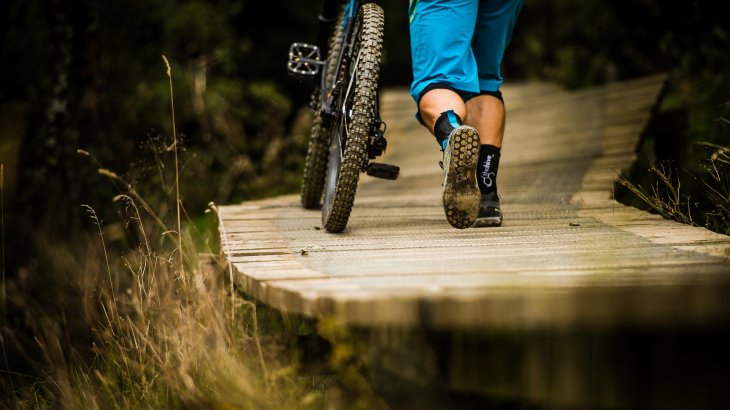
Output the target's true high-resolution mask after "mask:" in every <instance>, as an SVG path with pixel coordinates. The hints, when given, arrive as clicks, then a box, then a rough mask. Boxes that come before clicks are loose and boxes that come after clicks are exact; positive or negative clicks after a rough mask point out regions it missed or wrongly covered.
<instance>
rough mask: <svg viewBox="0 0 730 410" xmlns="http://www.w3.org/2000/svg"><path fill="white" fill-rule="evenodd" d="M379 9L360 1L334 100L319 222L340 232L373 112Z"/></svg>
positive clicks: (380, 22)
mask: <svg viewBox="0 0 730 410" xmlns="http://www.w3.org/2000/svg"><path fill="white" fill-rule="evenodd" d="M383 27H384V14H383V9H382V8H381V7H380V6H379V5H377V4H373V3H366V4H364V5H363V6H362V7H361V9H360V12H359V13H358V15H357V21H356V22H355V26H354V28H353V31H352V35H351V41H350V44H347V47H349V50H348V60H349V61H348V65H349V67H348V69H347V70H346V72H345V73H344V74H345V75H344V76H343V82H342V85H343V88H342V90H341V92H340V97H339V100H338V104H337V109H338V110H339V112H338V115H337V121H336V123H335V124H333V126H332V127H331V128H330V130H331V133H330V143H329V158H328V161H327V175H326V181H325V186H324V204H323V207H322V225H323V227H324V229H325V230H326V231H327V232H342V231H343V230H344V229H345V226H347V222H348V220H349V218H350V213H351V212H352V206H353V204H354V202H355V192H356V190H357V183H358V180H359V178H360V172H361V171H362V170H363V168H364V166H365V161H366V160H367V142H368V138H369V135H370V132H371V129H372V124H373V117H374V115H375V99H376V98H377V89H378V77H379V74H380V58H381V53H382V47H383Z"/></svg>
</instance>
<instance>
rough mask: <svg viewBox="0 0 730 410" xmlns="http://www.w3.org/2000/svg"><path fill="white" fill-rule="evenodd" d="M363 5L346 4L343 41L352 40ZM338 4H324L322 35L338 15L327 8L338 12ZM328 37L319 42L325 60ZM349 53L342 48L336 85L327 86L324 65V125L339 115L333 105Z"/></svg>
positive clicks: (356, 0) (359, 0)
mask: <svg viewBox="0 0 730 410" xmlns="http://www.w3.org/2000/svg"><path fill="white" fill-rule="evenodd" d="M370 2H372V3H379V1H370ZM363 3H365V1H363V0H348V1H347V2H346V3H345V9H344V19H343V22H342V24H343V28H344V29H343V30H342V32H343V39H347V40H348V41H349V40H350V39H351V36H352V30H353V28H354V26H355V24H354V22H355V19H356V18H357V13H358V11H359V10H360V6H361V5H362V4H363ZM338 4H342V3H341V2H337V1H332V0H325V4H324V8H325V10H323V13H322V15H321V16H320V23H321V24H322V25H321V26H320V33H322V32H325V31H330V30H329V28H331V24H328V23H331V21H332V17H331V16H332V15H333V14H335V15H336V13H333V12H332V9H330V10H327V8H328V7H330V8H333V9H335V10H336V9H337V6H338ZM322 16H328V17H327V18H325V17H322ZM323 26H328V27H326V28H325V29H323V28H322V27H323ZM326 37H327V36H325V39H324V40H323V39H320V40H319V41H320V44H319V47H320V49H322V50H324V53H323V54H324V58H325V60H326V59H327V54H328V52H329V50H328V49H329V44H328V41H327V40H326ZM347 52H349V50H348V48H347V47H341V48H340V52H339V55H338V56H337V64H336V65H335V70H336V71H335V73H334V75H333V76H332V79H333V80H332V81H333V82H334V83H332V84H327V68H328V67H327V64H324V66H323V67H322V70H321V71H320V96H321V98H320V100H319V101H320V102H321V106H320V107H319V109H320V111H321V113H322V118H323V120H324V121H323V122H324V124H327V125H329V124H330V123H331V119H332V118H333V117H336V116H337V115H338V113H336V112H335V111H336V110H335V109H333V108H334V107H333V105H334V102H335V101H336V99H337V97H338V95H339V91H341V90H338V89H337V87H338V86H341V85H338V84H337V79H338V78H339V71H340V70H342V69H343V67H342V61H343V59H344V58H345V53H347ZM378 100H379V98H376V100H375V118H376V119H377V120H378V124H379V123H380V122H381V121H380V114H379V110H378V107H379V104H378Z"/></svg>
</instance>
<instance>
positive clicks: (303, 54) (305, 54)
mask: <svg viewBox="0 0 730 410" xmlns="http://www.w3.org/2000/svg"><path fill="white" fill-rule="evenodd" d="M323 65H324V62H323V61H322V60H321V59H320V52H319V47H317V46H315V45H313V44H305V43H294V44H292V45H291V47H289V61H288V62H287V64H286V69H287V70H288V71H289V74H292V75H294V76H297V77H304V78H309V77H314V76H316V75H317V74H319V69H320V68H321V67H322V66H323Z"/></svg>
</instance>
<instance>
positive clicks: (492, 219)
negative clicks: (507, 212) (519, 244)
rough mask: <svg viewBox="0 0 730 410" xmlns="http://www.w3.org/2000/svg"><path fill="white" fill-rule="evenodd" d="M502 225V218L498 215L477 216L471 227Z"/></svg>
mask: <svg viewBox="0 0 730 410" xmlns="http://www.w3.org/2000/svg"><path fill="white" fill-rule="evenodd" d="M500 225H502V218H501V217H499V216H489V217H486V218H477V220H476V221H474V225H472V226H471V227H472V228H489V227H495V226H500Z"/></svg>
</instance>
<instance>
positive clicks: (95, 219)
mask: <svg viewBox="0 0 730 410" xmlns="http://www.w3.org/2000/svg"><path fill="white" fill-rule="evenodd" d="M81 207H82V208H84V209H86V211H87V212H88V213H89V216H90V217H91V220H92V221H93V222H94V225H96V228H97V230H98V231H99V241H100V242H101V249H102V250H103V251H104V264H105V265H106V272H107V275H108V276H109V291H110V292H111V294H112V306H113V307H115V308H116V306H117V296H116V291H115V290H114V288H116V286H115V282H114V280H113V279H112V268H111V265H110V264H109V254H108V253H107V251H106V241H105V240H104V231H102V229H101V221H99V217H98V216H97V215H96V211H95V210H94V208H92V207H90V206H89V205H81ZM115 312H116V309H114V310H112V317H113V316H114V315H115Z"/></svg>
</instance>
